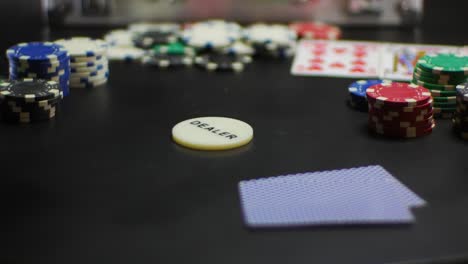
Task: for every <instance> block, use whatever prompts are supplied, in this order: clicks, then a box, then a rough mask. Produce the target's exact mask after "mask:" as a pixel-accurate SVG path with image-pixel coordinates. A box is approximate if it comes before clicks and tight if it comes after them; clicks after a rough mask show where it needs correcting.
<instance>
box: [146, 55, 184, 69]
mask: <svg viewBox="0 0 468 264" xmlns="http://www.w3.org/2000/svg"><path fill="white" fill-rule="evenodd" d="M141 62H142V63H143V65H146V66H153V67H158V68H177V67H188V66H192V64H193V58H192V57H191V56H187V55H184V54H150V55H146V56H144V57H143V58H142V60H141Z"/></svg>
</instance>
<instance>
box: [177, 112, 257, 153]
mask: <svg viewBox="0 0 468 264" xmlns="http://www.w3.org/2000/svg"><path fill="white" fill-rule="evenodd" d="M172 138H173V139H174V141H175V142H176V143H177V144H179V145H182V146H184V147H187V148H191V149H198V150H227V149H233V148H238V147H241V146H244V145H246V144H248V143H249V142H250V141H251V140H252V138H253V129H252V127H251V126H250V125H249V124H247V123H245V122H243V121H240V120H237V119H232V118H227V117H198V118H193V119H189V120H185V121H183V122H180V123H178V124H177V125H175V126H174V127H173V128H172Z"/></svg>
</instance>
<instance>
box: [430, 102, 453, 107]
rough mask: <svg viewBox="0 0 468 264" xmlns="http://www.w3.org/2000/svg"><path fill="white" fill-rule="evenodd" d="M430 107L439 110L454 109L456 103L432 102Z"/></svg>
mask: <svg viewBox="0 0 468 264" xmlns="http://www.w3.org/2000/svg"><path fill="white" fill-rule="evenodd" d="M432 106H433V107H440V108H447V107H451V108H454V107H456V106H457V103H456V102H434V103H433V104H432Z"/></svg>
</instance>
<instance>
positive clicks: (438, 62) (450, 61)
mask: <svg viewBox="0 0 468 264" xmlns="http://www.w3.org/2000/svg"><path fill="white" fill-rule="evenodd" d="M417 64H418V66H419V67H420V68H423V69H425V70H427V71H430V72H434V73H456V72H458V73H465V74H466V73H468V56H463V55H459V54H453V53H439V54H435V55H434V54H428V55H425V56H423V57H422V58H420V59H419V60H418V62H417Z"/></svg>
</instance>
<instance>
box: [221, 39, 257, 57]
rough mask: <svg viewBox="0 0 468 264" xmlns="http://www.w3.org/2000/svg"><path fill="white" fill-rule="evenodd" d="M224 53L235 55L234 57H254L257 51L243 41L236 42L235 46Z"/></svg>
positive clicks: (232, 45)
mask: <svg viewBox="0 0 468 264" xmlns="http://www.w3.org/2000/svg"><path fill="white" fill-rule="evenodd" d="M224 53H227V54H233V55H248V56H251V55H254V54H255V49H254V48H253V47H252V46H251V45H249V44H247V43H245V42H243V41H236V42H234V43H233V44H231V45H229V46H228V47H226V48H225V49H224Z"/></svg>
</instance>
